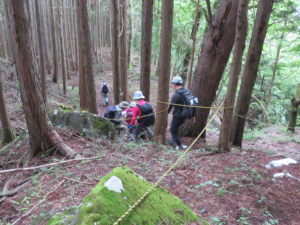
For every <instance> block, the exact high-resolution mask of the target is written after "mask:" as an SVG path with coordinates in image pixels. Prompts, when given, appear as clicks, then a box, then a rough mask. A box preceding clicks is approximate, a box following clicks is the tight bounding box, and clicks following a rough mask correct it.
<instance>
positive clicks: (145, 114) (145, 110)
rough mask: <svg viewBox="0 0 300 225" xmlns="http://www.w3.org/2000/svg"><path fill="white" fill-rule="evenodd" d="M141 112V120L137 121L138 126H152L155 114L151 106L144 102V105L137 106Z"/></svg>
mask: <svg viewBox="0 0 300 225" xmlns="http://www.w3.org/2000/svg"><path fill="white" fill-rule="evenodd" d="M137 107H139V108H140V110H141V118H139V119H138V120H137V122H138V123H139V124H142V125H144V126H152V125H154V124H155V114H154V111H153V108H152V106H151V105H150V104H149V103H148V102H146V104H145V105H137Z"/></svg>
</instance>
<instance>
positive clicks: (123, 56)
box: [119, 0, 129, 101]
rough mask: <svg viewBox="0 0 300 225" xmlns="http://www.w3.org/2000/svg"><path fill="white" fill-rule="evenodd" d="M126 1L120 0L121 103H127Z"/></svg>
mask: <svg viewBox="0 0 300 225" xmlns="http://www.w3.org/2000/svg"><path fill="white" fill-rule="evenodd" d="M126 3H127V1H126V0H120V35H119V36H120V76H121V86H122V91H123V99H122V100H123V101H128V99H129V98H128V76H127V51H126V44H127V41H126V36H127V35H126V31H127V25H126V24H127V22H126V20H127V4H126Z"/></svg>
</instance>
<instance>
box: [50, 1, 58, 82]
mask: <svg viewBox="0 0 300 225" xmlns="http://www.w3.org/2000/svg"><path fill="white" fill-rule="evenodd" d="M50 10H51V13H50V21H51V39H52V58H53V79H52V81H53V82H54V83H57V82H58V65H57V52H56V38H55V36H56V35H55V32H56V31H55V21H54V7H53V0H50Z"/></svg>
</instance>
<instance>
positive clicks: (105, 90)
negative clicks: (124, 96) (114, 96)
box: [100, 80, 110, 105]
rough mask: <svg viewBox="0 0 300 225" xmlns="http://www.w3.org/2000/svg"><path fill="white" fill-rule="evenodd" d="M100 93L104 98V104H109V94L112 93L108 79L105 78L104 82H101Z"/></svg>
mask: <svg viewBox="0 0 300 225" xmlns="http://www.w3.org/2000/svg"><path fill="white" fill-rule="evenodd" d="M100 93H101V95H102V98H103V105H108V96H109V94H110V89H109V86H108V84H107V83H106V80H103V84H101V88H100Z"/></svg>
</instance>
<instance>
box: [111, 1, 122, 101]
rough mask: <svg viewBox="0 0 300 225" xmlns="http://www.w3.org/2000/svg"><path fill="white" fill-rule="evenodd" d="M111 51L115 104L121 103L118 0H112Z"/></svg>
mask: <svg viewBox="0 0 300 225" xmlns="http://www.w3.org/2000/svg"><path fill="white" fill-rule="evenodd" d="M110 7H111V9H110V13H111V15H110V23H111V25H110V28H111V50H112V51H111V53H112V56H111V58H112V71H113V92H114V104H115V105H116V104H119V103H120V89H119V45H118V2H117V1H115V0H110Z"/></svg>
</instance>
